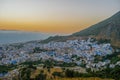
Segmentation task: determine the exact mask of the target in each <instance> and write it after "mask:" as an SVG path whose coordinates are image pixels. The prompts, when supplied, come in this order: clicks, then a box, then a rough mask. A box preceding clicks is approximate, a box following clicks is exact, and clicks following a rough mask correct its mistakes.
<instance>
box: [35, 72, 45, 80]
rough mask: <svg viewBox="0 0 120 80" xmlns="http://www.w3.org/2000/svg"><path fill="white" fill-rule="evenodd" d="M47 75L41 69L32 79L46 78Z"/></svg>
mask: <svg viewBox="0 0 120 80" xmlns="http://www.w3.org/2000/svg"><path fill="white" fill-rule="evenodd" d="M46 78H47V75H46V74H44V71H41V72H40V74H39V75H37V76H36V78H35V79H34V80H46Z"/></svg>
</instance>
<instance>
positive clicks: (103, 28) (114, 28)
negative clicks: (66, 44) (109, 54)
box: [43, 11, 120, 47]
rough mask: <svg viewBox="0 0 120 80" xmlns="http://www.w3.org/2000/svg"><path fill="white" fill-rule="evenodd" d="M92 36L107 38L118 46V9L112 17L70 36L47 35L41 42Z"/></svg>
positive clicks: (119, 38) (119, 24)
mask: <svg viewBox="0 0 120 80" xmlns="http://www.w3.org/2000/svg"><path fill="white" fill-rule="evenodd" d="M91 35H92V36H94V37H95V38H97V39H109V40H110V41H111V43H112V44H113V45H114V46H119V47H120V11H119V12H118V13H116V14H115V15H113V16H112V17H110V18H108V19H106V20H104V21H101V22H99V23H97V24H95V25H92V26H90V27H89V28H87V29H84V30H82V31H80V32H76V33H73V34H72V35H70V36H66V37H65V36H55V37H49V38H48V39H46V40H44V41H43V42H49V41H65V40H66V39H70V38H72V37H88V36H91Z"/></svg>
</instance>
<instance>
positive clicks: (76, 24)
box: [0, 0, 120, 34]
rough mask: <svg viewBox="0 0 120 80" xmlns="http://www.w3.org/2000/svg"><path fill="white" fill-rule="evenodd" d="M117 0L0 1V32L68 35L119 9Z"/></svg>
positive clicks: (119, 0)
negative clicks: (13, 31)
mask: <svg viewBox="0 0 120 80" xmlns="http://www.w3.org/2000/svg"><path fill="white" fill-rule="evenodd" d="M119 3H120V0H0V29H5V30H24V31H40V32H47V33H57V34H61V33H63V34H69V33H73V32H77V31H80V30H82V29H85V28H87V27H89V26H90V25H93V24H95V23H97V22H99V21H102V20H104V19H106V18H108V17H110V16H112V15H113V14H115V13H116V12H118V11H119V10H120V5H119Z"/></svg>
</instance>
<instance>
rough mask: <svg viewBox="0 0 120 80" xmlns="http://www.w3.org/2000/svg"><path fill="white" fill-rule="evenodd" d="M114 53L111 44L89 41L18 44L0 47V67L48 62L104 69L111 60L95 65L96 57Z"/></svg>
mask: <svg viewBox="0 0 120 80" xmlns="http://www.w3.org/2000/svg"><path fill="white" fill-rule="evenodd" d="M112 53H113V48H112V47H111V45H110V44H109V43H103V44H98V43H97V42H96V41H92V39H91V38H89V39H87V40H78V39H76V40H67V41H66V42H54V41H53V42H49V43H46V44H42V43H39V42H37V41H36V42H28V43H24V44H22V43H18V44H11V45H2V46H0V65H9V64H19V63H23V62H26V61H37V60H40V59H42V60H48V59H53V60H55V61H62V62H66V63H71V62H72V63H76V64H77V65H81V64H86V68H90V67H97V68H99V67H104V66H105V65H107V64H110V60H105V61H104V62H102V61H99V62H98V63H94V60H95V56H101V57H102V56H106V55H109V54H112Z"/></svg>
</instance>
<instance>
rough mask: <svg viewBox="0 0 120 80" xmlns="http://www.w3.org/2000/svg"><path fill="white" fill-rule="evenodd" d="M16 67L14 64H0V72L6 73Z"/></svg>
mask: <svg viewBox="0 0 120 80" xmlns="http://www.w3.org/2000/svg"><path fill="white" fill-rule="evenodd" d="M16 67H17V66H16V65H0V73H7V72H8V71H9V70H13V69H15V68H16Z"/></svg>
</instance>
